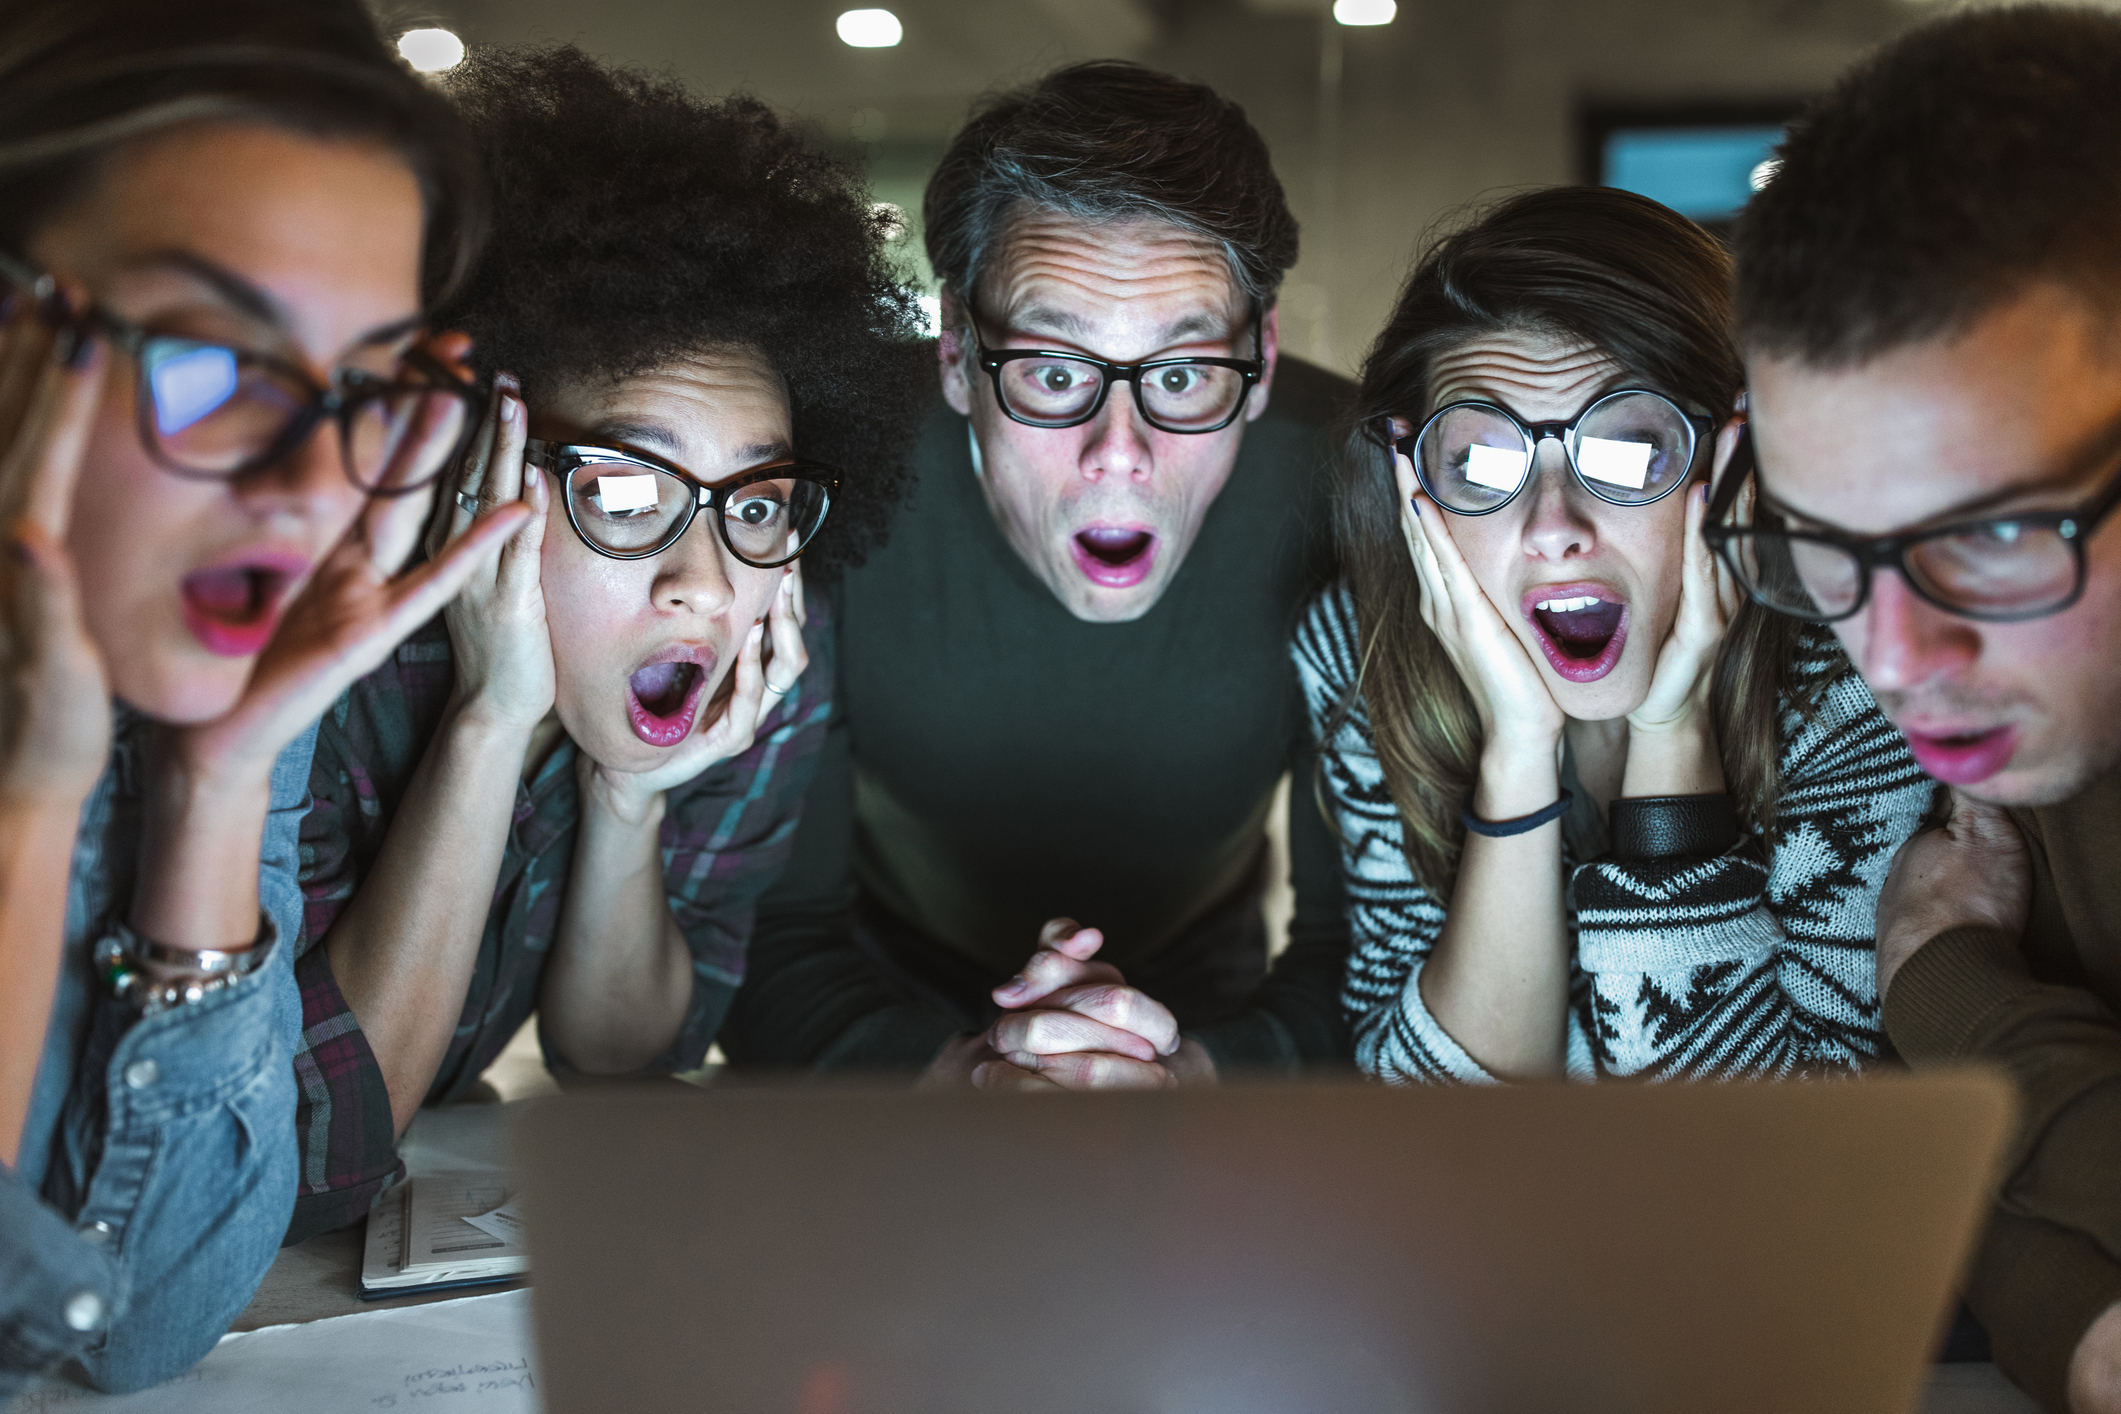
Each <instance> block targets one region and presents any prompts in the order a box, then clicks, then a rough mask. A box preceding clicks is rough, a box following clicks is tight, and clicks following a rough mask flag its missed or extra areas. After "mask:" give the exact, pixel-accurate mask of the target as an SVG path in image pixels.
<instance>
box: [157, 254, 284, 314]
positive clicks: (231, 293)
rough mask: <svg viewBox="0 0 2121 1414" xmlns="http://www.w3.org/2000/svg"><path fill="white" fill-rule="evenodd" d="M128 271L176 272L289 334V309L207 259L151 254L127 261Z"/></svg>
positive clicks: (238, 276)
mask: <svg viewBox="0 0 2121 1414" xmlns="http://www.w3.org/2000/svg"><path fill="white" fill-rule="evenodd" d="M125 267H126V268H127V269H131V270H152V269H162V270H173V271H175V272H177V273H178V274H180V275H188V276H190V277H191V278H192V279H194V280H196V281H198V282H199V283H200V284H202V285H205V286H206V287H207V288H208V289H210V290H212V291H213V292H214V293H215V294H216V295H218V296H220V298H221V302H222V303H224V304H227V305H230V306H232V307H233V308H234V309H235V310H236V311H237V312H238V313H240V314H243V315H246V316H248V317H249V318H252V319H255V320H258V321H259V322H260V323H264V324H270V325H272V326H273V327H274V328H275V329H280V330H285V329H286V328H287V327H288V318H287V306H285V305H283V304H281V303H280V301H279V300H278V299H277V298H275V297H274V296H273V294H272V293H271V292H270V291H268V290H265V289H263V288H261V287H260V286H258V285H255V284H253V283H251V282H250V281H249V280H246V279H244V278H243V277H242V276H241V275H238V274H237V273H236V272H235V271H233V270H230V269H229V268H228V267H227V266H225V265H219V264H216V263H215V262H214V261H211V260H208V259H207V258H206V257H205V256H203V255H195V254H193V253H192V252H191V251H188V250H179V249H175V248H172V249H168V250H157V251H150V252H149V253H148V254H146V255H143V256H140V257H138V258H137V259H133V260H128V261H126V262H125Z"/></svg>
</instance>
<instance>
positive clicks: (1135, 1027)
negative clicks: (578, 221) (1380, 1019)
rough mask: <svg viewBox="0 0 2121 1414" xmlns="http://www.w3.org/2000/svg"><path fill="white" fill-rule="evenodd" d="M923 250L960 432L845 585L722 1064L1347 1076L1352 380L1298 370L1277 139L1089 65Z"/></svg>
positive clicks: (983, 1080) (1108, 1076) (953, 173)
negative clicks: (782, 852)
mask: <svg viewBox="0 0 2121 1414" xmlns="http://www.w3.org/2000/svg"><path fill="white" fill-rule="evenodd" d="M925 219H926V223H927V240H928V252H929V257H930V259H931V261H932V263H933V264H934V267H935V270H936V273H937V275H938V276H939V277H940V278H941V280H942V284H943V308H942V321H941V323H942V330H943V333H942V336H941V338H940V340H939V341H938V350H937V351H938V356H939V359H940V363H941V372H942V404H943V405H940V406H938V407H937V408H936V409H935V411H934V413H933V414H932V415H931V417H930V419H929V421H928V424H927V427H926V429H925V431H924V434H923V439H922V442H921V447H920V450H919V452H918V453H917V456H916V470H915V474H916V475H917V477H918V481H919V484H918V486H917V487H916V489H915V494H914V495H913V496H911V497H909V498H907V500H906V501H905V502H904V503H902V506H901V509H900V511H899V513H898V515H897V519H896V521H895V523H894V524H893V526H892V531H891V538H890V541H889V543H888V545H887V546H886V548H884V549H883V550H880V551H878V552H876V553H874V554H872V555H871V556H870V558H869V560H868V562H867V563H866V564H865V565H863V566H861V567H859V568H857V569H854V570H850V571H848V572H847V573H846V575H845V576H844V578H843V579H842V580H841V581H840V582H839V583H838V584H837V585H835V586H834V587H833V590H832V594H831V612H832V615H833V622H834V626H835V629H836V632H837V634H838V641H839V682H838V684H837V688H836V691H835V693H834V699H835V702H836V704H837V705H836V707H835V709H834V711H835V720H834V722H833V724H832V728H831V733H830V737H829V739H828V743H827V745H826V747H825V750H824V754H823V757H822V761H821V764H820V766H819V769H818V775H817V779H816V783H815V784H814V785H813V786H812V788H811V790H810V794H809V797H808V800H807V802H806V809H805V812H804V817H803V823H802V827H801V831H800V833H799V835H798V836H797V841H796V846H795V856H794V858H793V860H792V861H791V862H790V864H789V866H788V870H787V873H786V874H785V875H784V876H783V878H782V880H781V882H780V884H779V885H778V886H777V887H776V888H775V889H774V890H773V892H771V893H770V894H768V895H767V897H766V898H765V899H764V900H763V901H762V903H761V905H760V912H759V917H758V920H757V924H756V927H755V929H754V932H753V935H752V943H751V949H750V958H749V963H748V968H749V972H748V976H747V978H746V980H745V983H744V987H743V990H742V992H741V993H740V994H739V995H738V998H737V1001H736V1004H735V1007H734V1010H733V1011H732V1013H731V1016H730V1018H729V1021H728V1023H727V1025H726V1026H725V1028H724V1030H723V1033H722V1044H723V1047H724V1049H725V1050H726V1051H727V1052H728V1054H729V1056H730V1058H731V1060H732V1061H733V1062H735V1063H737V1064H738V1065H758V1066H774V1065H778V1066H811V1067H867V1068H872V1069H900V1070H906V1071H924V1072H925V1073H926V1074H927V1076H928V1077H929V1079H930V1080H931V1081H937V1082H967V1081H969V1082H971V1083H974V1084H980V1085H986V1086H1029V1087H1043V1086H1047V1085H1057V1086H1062V1087H1068V1088H1076V1087H1088V1086H1098V1085H1169V1084H1175V1083H1179V1082H1181V1081H1185V1082H1194V1081H1208V1080H1212V1079H1214V1078H1215V1077H1216V1076H1217V1075H1218V1074H1221V1073H1227V1072H1230V1071H1233V1070H1248V1069H1249V1070H1262V1069H1271V1070H1281V1071H1289V1070H1294V1069H1296V1068H1297V1067H1299V1066H1302V1065H1305V1064H1315V1063H1339V1062H1341V1061H1342V1060H1343V1059H1344V1057H1345V1054H1346V1048H1347V1040H1346V1035H1345V1031H1344V1027H1343V1024H1342V1021H1341V1018H1340V1008H1339V1002H1338V992H1339V986H1340V979H1341V973H1342V969H1343V966H1344V963H1345V958H1346V954H1347V937H1348V935H1347V925H1346V921H1345V917H1344V913H1343V908H1342V901H1341V893H1340V889H1341V885H1340V874H1339V866H1338V858H1337V851H1336V848H1335V845H1334V843H1333V840H1332V838H1331V836H1330V834H1329V833H1328V831H1327V828H1326V825H1325V821H1324V819H1323V817H1322V816H1321V814H1320V812H1319V809H1318V806H1317V804H1316V801H1315V797H1314V792H1313V789H1312V781H1313V775H1314V767H1313V763H1312V757H1311V755H1310V751H1309V745H1308V741H1307V737H1306V732H1305V724H1304V714H1303V708H1302V703H1301V699H1300V697H1299V695H1298V690H1297V686H1296V682H1295V678H1294V676H1293V673H1292V670H1291V668H1290V666H1289V659H1288V654H1287V651H1286V650H1287V643H1288V638H1289V634H1290V631H1291V629H1292V628H1293V626H1294V623H1295V618H1296V615H1297V611H1298V609H1299V607H1300V605H1301V603H1302V601H1303V600H1304V598H1305V597H1306V595H1307V594H1308V593H1309V592H1310V590H1311V589H1312V588H1314V587H1315V586H1316V585H1318V584H1320V583H1322V582H1323V581H1324V580H1326V579H1327V578H1329V577H1330V575H1331V564H1330V550H1329V546H1328V527H1327V526H1326V524H1325V516H1324V511H1325V494H1324V490H1323V486H1322V482H1321V479H1320V478H1321V474H1322V471H1323V462H1324V460H1325V457H1326V456H1327V454H1328V453H1327V446H1326V439H1325V436H1324V432H1323V429H1324V428H1325V426H1326V425H1327V424H1328V423H1329V422H1330V421H1331V419H1332V416H1333V414H1334V412H1335V410H1336V404H1337V402H1338V400H1339V398H1340V396H1341V394H1342V392H1343V391H1344V389H1345V384H1343V383H1341V382H1340V381H1339V380H1337V379H1335V378H1333V377H1332V376H1331V375H1328V374H1326V373H1323V372H1321V371H1320V370H1318V369H1315V368H1309V367H1306V366H1304V365H1301V364H1297V363H1295V362H1294V361H1293V360H1289V359H1285V358H1281V357H1279V355H1278V351H1277V347H1276V332H1277V320H1276V313H1275V303H1274V301H1275V295H1276V292H1277V290H1278V288H1279V286H1280V283H1281V279H1282V275H1283V273H1284V272H1285V271H1286V270H1287V269H1288V268H1289V266H1291V265H1292V264H1294V263H1295V260H1296V222H1295V220H1294V218H1293V217H1291V216H1290V214H1289V210H1288V206H1287V203H1286V202H1285V200H1284V199H1283V196H1282V190H1281V184H1280V182H1279V181H1278V180H1277V179H1276V178H1275V175H1274V171H1273V168H1272V166H1271V165H1270V163H1269V161H1268V156H1267V149H1266V144H1265V143H1264V142H1263V141H1262V140H1261V139H1260V137H1259V134H1258V133H1257V132H1256V131H1254V129H1253V128H1252V126H1251V125H1250V124H1249V123H1248V122H1247V121H1246V120H1245V117H1244V113H1243V111H1242V110H1241V109H1240V108H1238V107H1237V105H1235V104H1233V103H1231V102H1229V101H1228V100H1226V99H1224V98H1222V97H1220V96H1219V95H1217V94H1216V93H1214V92H1213V91H1212V90H1210V89H1208V88H1205V87H1203V86H1201V85H1199V84H1193V83H1188V82H1184V81H1182V80H1180V79H1177V78H1174V77H1171V76H1169V75H1166V74H1160V73H1156V72H1154V71H1152V70H1149V69H1145V68H1142V67H1140V66H1138V65H1134V64H1126V63H1118V62H1098V63H1091V64H1081V65H1076V66H1074V67H1071V68H1066V69H1062V70H1059V71H1057V72H1055V73H1053V74H1050V75H1048V76H1047V77H1046V78H1045V79H1044V80H1043V81H1041V82H1040V83H1038V84H1036V85H1035V86H1033V87H1031V88H1030V89H1027V90H1024V91H1020V92H1016V93H1011V94H1007V95H1004V96H1002V97H1000V98H999V99H997V100H994V101H992V102H990V103H989V104H987V105H986V106H985V107H984V108H983V110H982V111H980V112H978V113H977V114H975V116H974V117H973V119H972V121H971V123H970V124H968V125H967V127H966V128H965V129H964V131H963V132H961V133H960V134H959V135H958V137H957V139H956V140H955V142H954V143H953V144H952V145H951V148H950V150H949V152H948V153H947V154H946V155H945V157H944V158H943V161H942V164H941V165H940V167H938V168H937V170H936V173H935V175H934V177H933V178H932V180H931V181H930V182H929V185H928V192H927V202H926V212H925ZM1270 391H1271V393H1272V408H1271V411H1270V408H1269V393H1270ZM1291 772H1293V777H1294V789H1293V791H1292V792H1291V800H1292V804H1291V806H1290V808H1289V822H1288V823H1289V839H1290V854H1291V860H1292V869H1293V874H1294V878H1295V886H1296V907H1295V917H1294V920H1293V923H1292V925H1291V929H1290V945H1289V947H1288V949H1287V951H1286V952H1284V953H1283V954H1282V955H1281V956H1280V957H1279V958H1278V959H1277V960H1276V961H1275V962H1274V964H1273V966H1272V967H1271V969H1270V967H1269V965H1268V957H1267V936H1266V929H1265V925H1264V922H1263V920H1262V916H1261V908H1260V902H1261V894H1262V888H1263V885H1264V883H1265V868H1264V865H1265V859H1266V825H1267V821H1268V815H1269V810H1270V808H1271V806H1272V803H1273V801H1274V798H1275V786H1276V783H1277V782H1278V781H1279V780H1280V779H1281V777H1282V776H1283V775H1284V773H1291ZM1062 915H1066V916H1062ZM1076 919H1080V920H1081V926H1078V925H1077V923H1076V922H1075V921H1074V920H1076Z"/></svg>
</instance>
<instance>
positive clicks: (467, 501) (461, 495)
mask: <svg viewBox="0 0 2121 1414" xmlns="http://www.w3.org/2000/svg"><path fill="white" fill-rule="evenodd" d="M457 504H458V505H460V506H462V507H463V508H464V509H465V511H466V512H467V513H469V514H471V515H477V514H478V513H479V503H478V502H477V501H474V500H473V499H471V497H470V496H469V495H468V494H466V493H465V492H462V491H459V492H457Z"/></svg>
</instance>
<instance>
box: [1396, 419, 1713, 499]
mask: <svg viewBox="0 0 2121 1414" xmlns="http://www.w3.org/2000/svg"><path fill="white" fill-rule="evenodd" d="M1715 426H1716V421H1715V419H1714V418H1711V417H1703V416H1699V415H1697V414H1694V413H1689V412H1686V411H1684V410H1683V409H1681V408H1680V406H1679V405H1678V404H1677V403H1674V402H1673V401H1672V400H1671V399H1670V398H1667V397H1665V396H1664V395H1663V394H1662V393H1653V392H1651V391H1649V390H1648V389H1646V388H1622V389H1620V390H1618V391H1617V392H1612V393H1607V394H1605V395H1604V396H1603V397H1600V398H1597V399H1594V400H1593V401H1592V402H1591V404H1590V405H1589V406H1588V407H1586V408H1584V410H1583V411H1581V412H1579V413H1577V414H1576V416H1575V417H1573V418H1571V419H1570V420H1569V421H1567V422H1535V423H1527V422H1525V421H1524V420H1522V419H1521V418H1519V417H1518V416H1517V414H1515V413H1513V412H1511V411H1510V410H1509V409H1508V408H1506V407H1503V406H1501V405H1500V404H1499V403H1486V402H1463V403H1451V404H1449V405H1447V406H1445V407H1441V408H1438V409H1437V410H1436V412H1435V413H1434V414H1433V415H1432V416H1431V417H1430V418H1429V420H1428V421H1427V422H1425V423H1423V424H1422V426H1421V430H1420V431H1419V432H1416V433H1410V434H1409V435H1407V436H1405V437H1400V438H1397V439H1394V440H1393V441H1392V443H1391V445H1392V446H1393V447H1395V448H1396V449H1397V450H1399V451H1401V452H1404V453H1405V454H1406V455H1407V458H1408V459H1409V460H1410V461H1412V462H1413V463H1414V474H1415V475H1416V476H1417V477H1419V478H1420V480H1421V486H1422V489H1423V490H1424V491H1427V492H1428V493H1429V497H1430V499H1432V500H1434V501H1435V502H1436V504H1437V505H1439V506H1442V507H1443V508H1444V509H1445V510H1447V511H1455V512H1456V513H1458V514H1459V515H1462V516H1484V515H1488V514H1491V513H1493V512H1495V511H1499V510H1501V509H1502V508H1503V507H1504V506H1507V505H1508V504H1510V502H1511V501H1513V500H1515V499H1516V498H1517V493H1518V492H1520V491H1522V490H1523V489H1524V488H1525V484H1526V483H1527V482H1528V481H1530V480H1531V479H1532V464H1533V462H1534V461H1535V460H1536V459H1537V457H1538V455H1539V444H1540V443H1541V442H1543V441H1545V440H1546V439H1547V438H1549V437H1552V438H1554V439H1555V440H1557V441H1559V442H1560V443H1561V448H1562V451H1563V453H1564V454H1565V455H1566V456H1567V458H1568V463H1569V469H1570V470H1571V471H1573V472H1574V473H1575V475H1576V480H1577V482H1578V483H1579V484H1581V485H1582V487H1583V488H1584V489H1585V490H1586V491H1589V492H1590V493H1591V494H1592V495H1593V496H1596V497H1597V498H1598V499H1599V500H1601V501H1609V502H1611V503H1612V504H1614V505H1616V506H1647V505H1649V504H1650V503H1651V502H1653V501H1659V500H1662V499H1663V498H1665V497H1666V496H1669V495H1671V494H1672V492H1674V491H1676V490H1678V489H1679V488H1680V487H1681V486H1683V485H1685V484H1686V481H1687V477H1688V475H1689V473H1690V472H1691V471H1692V469H1693V466H1694V459H1695V456H1696V454H1697V453H1698V451H1699V450H1700V448H1701V447H1703V446H1705V445H1706V444H1707V441H1708V438H1709V434H1710V433H1711V432H1712V431H1714V430H1715ZM1386 435H1387V436H1388V437H1389V436H1390V434H1389V432H1388V433H1387V434H1386Z"/></svg>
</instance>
